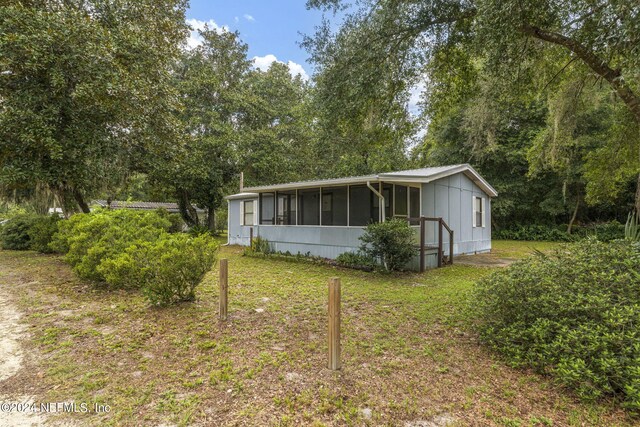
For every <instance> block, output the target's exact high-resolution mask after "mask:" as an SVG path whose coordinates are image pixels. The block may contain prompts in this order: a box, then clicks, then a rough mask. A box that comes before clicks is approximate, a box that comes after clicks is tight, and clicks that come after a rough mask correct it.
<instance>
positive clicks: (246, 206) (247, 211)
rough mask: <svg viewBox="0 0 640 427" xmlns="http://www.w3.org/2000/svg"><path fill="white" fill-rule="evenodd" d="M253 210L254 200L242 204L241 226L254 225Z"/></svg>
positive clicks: (244, 201)
mask: <svg viewBox="0 0 640 427" xmlns="http://www.w3.org/2000/svg"><path fill="white" fill-rule="evenodd" d="M253 208H254V201H253V200H243V201H242V203H240V225H253V224H254V221H255V216H254V209H253Z"/></svg>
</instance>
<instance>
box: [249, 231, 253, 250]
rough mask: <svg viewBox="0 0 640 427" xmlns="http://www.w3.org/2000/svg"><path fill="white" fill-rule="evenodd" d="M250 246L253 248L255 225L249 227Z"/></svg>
mask: <svg viewBox="0 0 640 427" xmlns="http://www.w3.org/2000/svg"><path fill="white" fill-rule="evenodd" d="M249 247H250V248H253V227H251V228H249Z"/></svg>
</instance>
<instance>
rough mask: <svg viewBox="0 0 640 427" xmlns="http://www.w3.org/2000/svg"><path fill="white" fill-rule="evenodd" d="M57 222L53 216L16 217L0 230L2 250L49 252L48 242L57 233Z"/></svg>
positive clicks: (25, 215)
mask: <svg viewBox="0 0 640 427" xmlns="http://www.w3.org/2000/svg"><path fill="white" fill-rule="evenodd" d="M58 221H59V218H58V217H57V216H55V215H35V214H20V215H16V216H14V217H13V218H11V219H9V220H8V221H7V222H6V223H5V224H4V225H3V226H2V227H1V228H0V242H1V243H2V248H3V249H10V250H28V249H31V250H34V251H38V252H44V253H46V252H51V249H49V242H51V238H52V236H53V234H54V233H55V232H56V231H57V224H58Z"/></svg>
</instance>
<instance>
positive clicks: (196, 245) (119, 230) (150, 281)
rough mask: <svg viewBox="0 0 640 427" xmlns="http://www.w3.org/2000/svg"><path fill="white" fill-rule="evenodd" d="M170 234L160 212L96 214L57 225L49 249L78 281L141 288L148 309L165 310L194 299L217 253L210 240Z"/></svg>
mask: <svg viewBox="0 0 640 427" xmlns="http://www.w3.org/2000/svg"><path fill="white" fill-rule="evenodd" d="M172 229H175V224H174V223H172V221H170V218H169V217H168V216H167V215H164V214H161V213H158V212H136V211H128V210H99V211H96V212H92V213H90V214H77V215H74V216H73V217H71V218H70V219H69V220H68V221H64V222H62V223H60V226H59V232H58V233H57V234H56V235H55V236H54V239H53V242H52V243H51V245H50V246H51V248H52V249H54V250H57V251H59V252H61V253H64V254H65V256H64V259H65V261H67V262H68V263H69V264H71V266H72V267H73V270H74V271H75V272H76V274H78V275H79V276H80V277H82V278H85V279H89V280H93V281H97V282H106V283H107V284H109V285H110V286H112V287H114V288H126V289H141V290H142V291H143V293H144V294H145V296H146V297H147V298H148V299H149V301H150V302H151V303H152V304H154V305H165V304H171V303H175V302H179V301H190V300H193V299H194V298H195V293H194V290H195V288H196V286H197V285H198V284H199V283H200V282H201V281H202V278H203V277H204V275H205V274H206V272H208V271H209V270H210V269H211V267H212V266H213V263H214V261H215V254H216V250H217V244H216V243H215V241H214V240H213V239H212V238H211V237H210V236H208V235H203V236H198V237H193V236H189V235H187V234H181V233H178V234H171V233H169V230H172Z"/></svg>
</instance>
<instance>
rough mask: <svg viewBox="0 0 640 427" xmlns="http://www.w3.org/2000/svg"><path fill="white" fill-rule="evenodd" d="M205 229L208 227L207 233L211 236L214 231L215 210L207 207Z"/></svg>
mask: <svg viewBox="0 0 640 427" xmlns="http://www.w3.org/2000/svg"><path fill="white" fill-rule="evenodd" d="M207 227H209V231H210V232H211V233H212V234H213V233H215V231H216V210H215V208H213V207H211V206H209V207H208V208H207Z"/></svg>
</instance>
